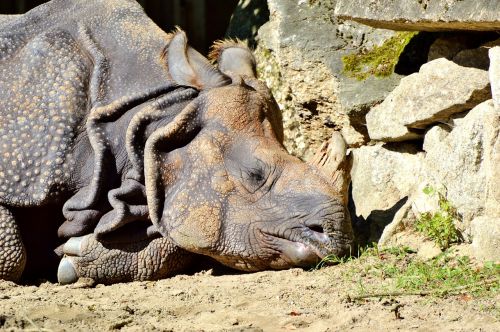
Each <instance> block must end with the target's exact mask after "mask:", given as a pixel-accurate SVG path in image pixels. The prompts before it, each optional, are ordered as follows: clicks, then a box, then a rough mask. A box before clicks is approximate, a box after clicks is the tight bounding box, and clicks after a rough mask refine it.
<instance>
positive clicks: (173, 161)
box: [144, 31, 352, 271]
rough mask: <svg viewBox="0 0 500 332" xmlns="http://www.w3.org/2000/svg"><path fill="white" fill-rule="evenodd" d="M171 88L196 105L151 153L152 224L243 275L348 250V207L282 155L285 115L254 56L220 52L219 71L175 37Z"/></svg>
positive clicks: (228, 46)
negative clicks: (191, 91)
mask: <svg viewBox="0 0 500 332" xmlns="http://www.w3.org/2000/svg"><path fill="white" fill-rule="evenodd" d="M166 54H167V55H166V57H167V60H168V64H169V71H170V74H171V76H172V78H173V79H174V80H175V81H177V82H178V83H179V84H183V85H189V86H192V87H196V88H197V89H199V90H200V93H199V95H198V97H197V98H195V99H194V100H193V101H192V102H190V103H189V104H188V105H187V106H186V107H185V108H184V110H183V111H182V112H181V113H179V114H178V115H177V116H176V118H175V119H174V120H173V121H172V122H170V123H169V124H168V125H167V126H165V127H162V128H160V129H157V130H156V131H155V132H154V133H153V134H152V135H151V136H150V137H149V138H148V140H147V142H146V147H145V157H144V158H145V183H146V191H147V200H148V207H149V210H150V211H149V213H150V218H151V220H152V222H153V224H154V225H155V226H156V228H157V229H158V230H159V231H160V233H161V234H162V235H163V236H165V237H169V238H171V239H172V240H173V241H174V242H175V243H176V244H177V245H178V246H179V247H181V248H183V249H186V250H188V251H191V252H195V253H200V254H204V255H208V256H211V257H213V258H215V259H216V260H218V261H219V262H221V263H223V264H225V265H228V266H231V267H234V268H237V269H241V270H248V271H252V270H262V269H266V268H273V269H281V268H288V267H291V266H306V265H311V264H313V263H314V262H317V261H318V260H319V259H320V258H322V257H323V256H325V255H327V254H330V253H333V254H337V255H343V254H345V253H347V252H348V251H349V250H350V245H351V243H352V230H351V225H350V221H349V220H348V218H347V217H346V211H345V206H344V204H343V201H342V198H341V197H340V195H339V193H338V192H336V191H335V189H334V188H333V187H332V186H330V185H329V183H328V181H327V180H326V179H325V178H324V177H323V176H322V175H321V174H320V172H319V171H318V170H317V169H316V168H315V167H313V166H310V165H308V164H306V163H304V162H302V161H301V160H299V159H298V158H296V157H294V156H291V155H290V154H288V153H287V151H286V149H285V148H284V147H283V144H282V140H283V129H282V123H281V113H280V111H279V108H278V106H277V104H276V102H275V100H274V99H273V97H272V95H271V93H270V92H269V90H268V89H267V87H266V86H265V85H264V84H263V83H261V82H260V81H258V80H257V79H256V77H255V60H254V58H253V56H252V54H251V52H250V51H249V50H248V49H246V48H245V47H243V46H241V45H239V44H236V43H221V44H219V45H218V46H217V47H216V50H215V52H214V56H215V57H216V58H217V60H218V68H215V67H213V66H212V65H211V64H210V63H209V62H208V60H207V59H206V58H204V57H203V56H201V55H200V54H199V53H197V52H196V51H194V50H193V49H192V48H190V47H189V46H187V42H186V37H185V35H184V33H183V32H180V31H179V32H177V33H176V34H175V35H174V36H173V38H172V40H171V42H170V44H169V46H168V49H167V53H166Z"/></svg>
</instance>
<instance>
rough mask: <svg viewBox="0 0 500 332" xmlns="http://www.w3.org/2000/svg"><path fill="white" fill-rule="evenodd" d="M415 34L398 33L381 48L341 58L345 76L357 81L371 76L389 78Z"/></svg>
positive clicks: (376, 47) (377, 47)
mask: <svg viewBox="0 0 500 332" xmlns="http://www.w3.org/2000/svg"><path fill="white" fill-rule="evenodd" d="M416 34H417V32H408V31H404V32H398V33H396V34H395V35H394V36H393V37H391V38H390V39H388V40H387V41H386V42H385V43H384V44H382V45H381V46H375V47H374V48H373V49H371V50H365V51H364V52H361V53H359V54H350V55H346V56H344V57H342V62H343V63H344V73H345V75H346V76H348V77H353V78H356V79H358V80H365V79H367V78H368V77H369V76H371V75H373V76H376V77H385V76H390V75H391V74H392V73H394V68H396V65H397V64H398V61H399V56H400V55H401V53H403V51H404V49H405V47H406V45H408V43H409V42H410V40H411V39H412V38H413V37H414V36H415V35H416Z"/></svg>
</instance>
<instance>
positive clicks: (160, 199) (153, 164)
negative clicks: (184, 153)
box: [144, 101, 202, 236]
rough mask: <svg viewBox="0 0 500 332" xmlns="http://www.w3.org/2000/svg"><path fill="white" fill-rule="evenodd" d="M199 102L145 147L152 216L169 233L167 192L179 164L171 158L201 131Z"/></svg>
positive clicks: (157, 225)
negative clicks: (165, 215) (165, 218)
mask: <svg viewBox="0 0 500 332" xmlns="http://www.w3.org/2000/svg"><path fill="white" fill-rule="evenodd" d="M198 109H199V106H198V104H197V102H196V101H193V102H191V103H190V104H188V105H187V106H186V107H185V108H184V109H183V110H182V112H181V113H179V114H178V115H177V116H176V117H175V118H174V120H173V121H171V122H170V123H169V124H167V125H166V126H164V127H161V128H159V129H157V130H156V131H154V132H153V133H152V134H151V136H149V138H148V139H147V141H146V145H145V147H144V182H145V185H146V200H147V205H148V209H149V218H150V219H151V222H152V223H153V225H154V226H155V227H156V229H157V230H159V232H160V233H161V234H162V235H163V236H167V234H168V229H167V228H166V225H165V224H163V223H161V219H162V214H163V207H164V204H165V201H164V199H165V194H166V193H168V190H169V189H171V187H173V186H172V184H173V183H174V182H175V179H176V177H177V176H178V174H177V173H176V172H178V171H179V168H180V167H179V165H178V164H176V163H175V162H172V161H171V160H169V158H168V157H169V152H171V151H173V150H175V149H177V148H180V147H183V146H185V145H186V144H187V143H188V142H189V141H190V140H192V139H193V138H194V137H195V136H196V134H197V133H198V132H199V131H200V130H201V126H202V124H201V117H200V116H199V112H198Z"/></svg>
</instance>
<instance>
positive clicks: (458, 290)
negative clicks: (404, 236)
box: [343, 247, 500, 300]
mask: <svg viewBox="0 0 500 332" xmlns="http://www.w3.org/2000/svg"><path fill="white" fill-rule="evenodd" d="M345 263H346V264H345V265H344V266H343V277H344V278H346V279H347V280H349V281H350V282H352V284H353V285H355V286H356V291H355V292H354V294H349V298H350V299H351V300H357V299H366V298H371V297H375V298H376V297H393V296H404V295H420V296H425V295H428V296H437V297H443V296H448V295H460V294H468V295H470V296H477V297H479V296H487V295H489V294H495V293H497V292H498V291H499V290H500V278H499V275H500V264H495V263H492V262H487V263H485V264H484V265H483V266H478V265H476V264H474V263H473V262H471V260H470V259H469V257H467V256H462V257H456V256H453V255H451V254H450V253H449V252H447V251H445V252H443V253H442V254H440V255H439V256H437V257H435V258H432V259H430V260H425V261H424V260H421V259H419V258H418V257H417V256H416V254H415V252H413V251H412V250H411V249H409V248H405V247H394V248H384V249H379V248H377V247H368V248H366V249H363V250H362V252H361V254H360V256H359V257H358V258H357V259H352V258H349V259H347V260H346V261H345Z"/></svg>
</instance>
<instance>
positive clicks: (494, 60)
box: [489, 46, 500, 111]
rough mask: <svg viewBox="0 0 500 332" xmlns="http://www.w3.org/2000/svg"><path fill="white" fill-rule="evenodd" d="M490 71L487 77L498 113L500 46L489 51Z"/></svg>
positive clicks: (499, 98) (499, 97) (499, 103)
mask: <svg viewBox="0 0 500 332" xmlns="http://www.w3.org/2000/svg"><path fill="white" fill-rule="evenodd" d="M489 57H490V69H489V76H490V82H491V94H492V95H493V102H494V103H495V107H496V109H497V110H498V111H500V46H496V47H493V48H491V49H490V50H489Z"/></svg>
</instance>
